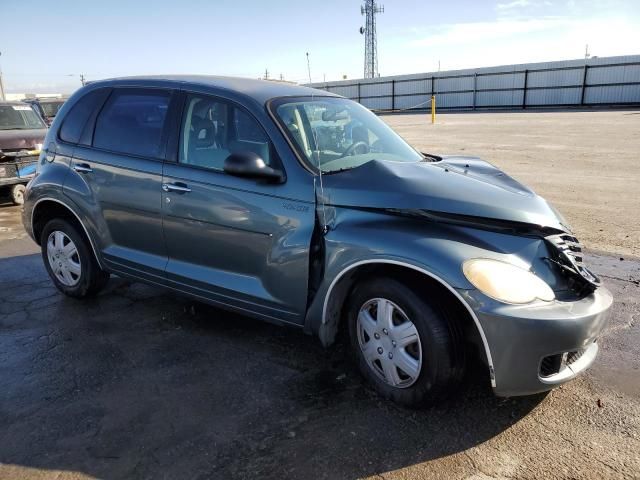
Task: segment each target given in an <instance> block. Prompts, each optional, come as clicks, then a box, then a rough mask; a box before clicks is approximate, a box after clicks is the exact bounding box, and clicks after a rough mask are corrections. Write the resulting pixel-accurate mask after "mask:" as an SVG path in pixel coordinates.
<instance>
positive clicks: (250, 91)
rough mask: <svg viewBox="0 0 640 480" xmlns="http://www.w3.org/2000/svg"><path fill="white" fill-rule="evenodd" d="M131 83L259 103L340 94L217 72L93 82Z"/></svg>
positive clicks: (100, 83) (108, 83) (105, 84)
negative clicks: (198, 89)
mask: <svg viewBox="0 0 640 480" xmlns="http://www.w3.org/2000/svg"><path fill="white" fill-rule="evenodd" d="M127 83H128V84H135V85H139V86H145V85H148V86H157V85H158V83H161V84H164V83H166V84H168V85H173V86H176V85H178V86H189V85H192V86H205V87H212V88H216V89H223V90H228V91H231V92H235V93H237V94H240V95H244V96H246V97H249V98H252V99H254V100H256V101H258V102H259V103H265V102H267V101H268V100H270V99H272V98H277V97H306V96H311V95H316V96H325V97H326V96H332V97H337V96H338V95H335V94H332V93H328V92H326V91H324V90H317V89H315V88H309V87H303V86H301V85H296V84H293V83H288V82H282V81H275V80H257V79H252V78H241V77H224V76H217V75H151V76H135V77H121V78H110V79H107V80H98V81H94V82H91V85H92V86H93V85H102V86H108V85H118V84H127Z"/></svg>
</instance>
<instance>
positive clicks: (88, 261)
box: [40, 218, 109, 298]
mask: <svg viewBox="0 0 640 480" xmlns="http://www.w3.org/2000/svg"><path fill="white" fill-rule="evenodd" d="M40 246H41V249H42V258H43V260H44V264H45V267H46V269H47V272H48V273H49V276H50V277H51V279H52V280H53V283H54V284H55V286H56V287H57V288H58V290H60V291H61V292H62V293H64V294H65V295H69V296H70V297H76V298H82V297H86V296H89V295H94V294H96V293H98V292H99V291H100V290H101V289H102V288H103V287H104V286H105V284H106V283H107V280H108V279H109V274H108V273H107V272H104V271H103V270H101V269H100V266H99V265H98V262H97V261H96V259H95V256H94V255H93V252H92V251H91V246H90V245H89V244H88V242H87V241H86V240H85V238H84V237H83V236H82V235H81V234H80V232H78V230H77V229H76V227H75V226H74V225H72V224H71V223H70V222H68V221H67V220H64V219H61V218H56V219H53V220H50V221H49V222H48V223H47V224H46V225H45V227H44V229H43V230H42V235H41V237H40Z"/></svg>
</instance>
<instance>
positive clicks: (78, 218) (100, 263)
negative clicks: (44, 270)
mask: <svg viewBox="0 0 640 480" xmlns="http://www.w3.org/2000/svg"><path fill="white" fill-rule="evenodd" d="M46 200H48V201H52V202H56V203H59V204H60V205H63V206H65V207H67V210H69V211H70V212H71V213H73V215H74V216H75V217H76V219H77V220H78V223H80V225H82V229H83V230H84V233H85V235H86V236H87V238H88V239H89V244H90V245H91V250H93V255H94V257H95V258H96V261H97V262H98V265H99V266H100V268H102V269H103V270H104V266H103V265H102V262H101V261H100V257H99V256H98V253H97V250H96V247H95V246H94V245H93V240H92V239H91V235H89V231H88V230H87V227H85V226H84V223H82V220H80V217H79V216H78V214H77V213H76V212H74V211H73V208H71V207H70V206H69V205H67V204H66V203H64V202H63V201H61V200H58V199H55V198H51V197H44V198H40V199H38V201H37V202H36V203H34V204H33V208H32V209H31V231H32V232H34V229H33V214H34V213H35V212H36V207H37V206H38V204H39V203H40V202H44V201H46Z"/></svg>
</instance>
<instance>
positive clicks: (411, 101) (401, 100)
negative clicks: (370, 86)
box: [395, 93, 431, 110]
mask: <svg viewBox="0 0 640 480" xmlns="http://www.w3.org/2000/svg"><path fill="white" fill-rule="evenodd" d="M430 101H431V94H429V93H427V94H424V95H412V96H410V97H396V104H395V108H396V109H398V110H407V109H410V108H422V109H424V108H427V107H428V106H429V102H430Z"/></svg>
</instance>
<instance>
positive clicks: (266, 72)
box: [264, 68, 269, 80]
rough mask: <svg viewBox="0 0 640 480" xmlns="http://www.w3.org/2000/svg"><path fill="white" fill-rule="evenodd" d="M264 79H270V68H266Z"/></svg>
mask: <svg viewBox="0 0 640 480" xmlns="http://www.w3.org/2000/svg"><path fill="white" fill-rule="evenodd" d="M264 79H265V80H269V70H267V69H266V68H265V69H264Z"/></svg>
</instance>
